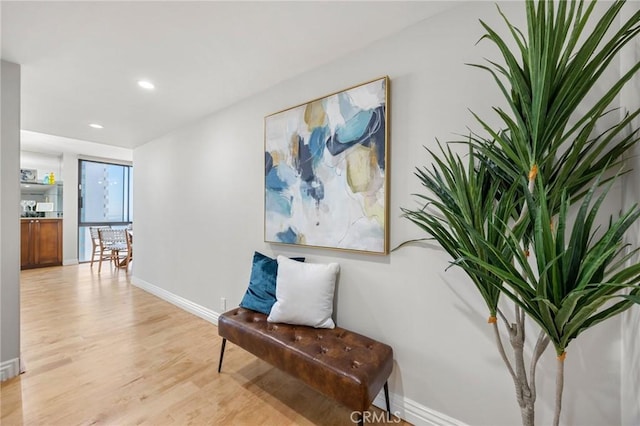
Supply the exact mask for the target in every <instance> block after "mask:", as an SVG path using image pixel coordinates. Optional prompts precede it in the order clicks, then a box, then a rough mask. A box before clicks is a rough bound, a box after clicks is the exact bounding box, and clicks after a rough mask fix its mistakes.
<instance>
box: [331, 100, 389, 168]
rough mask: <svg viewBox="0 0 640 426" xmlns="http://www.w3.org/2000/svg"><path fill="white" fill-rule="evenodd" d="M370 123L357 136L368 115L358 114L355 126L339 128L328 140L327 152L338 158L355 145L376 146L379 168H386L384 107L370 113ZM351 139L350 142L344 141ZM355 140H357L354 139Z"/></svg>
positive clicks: (349, 125) (347, 125) (346, 124)
mask: <svg viewBox="0 0 640 426" xmlns="http://www.w3.org/2000/svg"><path fill="white" fill-rule="evenodd" d="M369 112H370V113H371V114H369V122H368V123H367V125H366V126H365V127H364V128H361V129H360V130H361V132H360V134H359V135H356V133H357V132H356V131H355V130H356V129H357V128H360V126H361V125H362V121H361V120H362V119H363V118H364V117H366V115H362V116H361V115H360V114H357V115H356V116H355V117H354V119H355V120H356V122H355V123H354V124H349V123H345V125H344V126H340V127H338V129H337V131H336V133H335V134H334V135H333V136H331V137H329V139H328V140H327V150H328V151H329V152H330V153H331V155H333V156H336V155H338V154H341V153H342V152H344V151H346V150H347V149H349V148H351V147H352V146H354V145H357V144H360V145H363V146H366V147H369V146H371V144H372V143H374V145H375V149H376V154H377V157H378V167H379V168H380V169H381V170H384V168H385V164H384V163H385V136H386V130H385V122H384V118H385V115H384V114H385V112H384V106H380V107H378V108H376V109H374V110H370V111H369ZM343 138H349V140H346V139H343ZM352 138H355V139H352Z"/></svg>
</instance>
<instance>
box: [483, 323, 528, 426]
mask: <svg viewBox="0 0 640 426" xmlns="http://www.w3.org/2000/svg"><path fill="white" fill-rule="evenodd" d="M490 322H492V323H493V330H494V334H495V337H496V343H497V345H498V351H499V352H500V356H501V357H502V360H503V361H504V363H505V365H506V366H507V369H508V370H509V373H510V374H511V377H512V379H513V384H514V386H515V389H516V400H517V401H518V405H519V406H520V415H521V417H522V426H534V424H535V402H536V396H535V393H534V392H532V389H531V388H530V386H529V383H528V381H527V373H526V369H525V361H524V330H523V328H524V323H523V324H520V321H519V320H518V321H517V322H518V324H511V326H509V325H507V329H508V331H509V342H510V343H511V347H512V349H513V355H514V358H515V367H516V368H515V370H514V369H513V367H512V366H511V363H510V362H509V359H508V357H507V355H506V353H505V350H504V346H503V344H502V340H501V339H500V332H499V330H498V324H497V322H496V321H494V320H492V321H490ZM532 379H533V378H532ZM533 380H535V379H533Z"/></svg>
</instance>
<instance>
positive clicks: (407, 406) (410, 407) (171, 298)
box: [131, 276, 467, 426]
mask: <svg viewBox="0 0 640 426" xmlns="http://www.w3.org/2000/svg"><path fill="white" fill-rule="evenodd" d="M131 283H132V284H133V285H135V286H136V287H138V288H141V289H142V290H145V291H147V292H149V293H151V294H153V295H155V296H158V297H159V298H160V299H162V300H165V301H167V302H169V303H171V304H173V305H176V306H178V307H179V308H182V309H184V310H185V311H187V312H190V313H192V314H194V315H196V316H198V317H200V318H202V319H204V320H206V321H209V322H210V323H212V324H214V325H216V326H217V325H218V317H219V316H220V314H219V313H217V312H214V311H212V310H211V309H208V308H205V307H204V306H201V305H198V304H197V303H194V302H192V301H190V300H187V299H185V298H183V297H180V296H178V295H175V294H173V293H171V292H170V291H167V290H165V289H163V288H160V287H158V286H155V285H153V284H151V283H148V282H146V281H144V280H142V279H140V278H138V277H135V276H134V277H132V278H131ZM389 399H390V402H391V412H392V414H395V415H397V416H399V417H401V418H402V419H404V420H406V421H408V422H410V423H412V424H414V425H416V426H467V424H466V423H463V422H461V421H459V420H456V419H454V418H452V417H449V416H447V415H445V414H442V413H440V412H438V411H435V410H432V409H430V408H429V407H426V406H424V405H422V404H419V403H417V402H415V401H413V400H411V399H409V398H406V397H404V396H401V395H396V394H394V393H389ZM373 405H375V406H376V407H379V408H382V409H383V410H385V409H386V403H385V401H384V392H380V393H379V394H378V396H377V397H376V399H375V400H374V401H373Z"/></svg>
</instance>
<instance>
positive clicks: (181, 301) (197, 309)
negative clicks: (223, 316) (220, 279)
mask: <svg viewBox="0 0 640 426" xmlns="http://www.w3.org/2000/svg"><path fill="white" fill-rule="evenodd" d="M131 283H132V284H133V285H135V286H136V287H138V288H141V289H142V290H145V291H147V292H149V293H151V294H153V295H155V296H158V297H159V298H160V299H162V300H166V301H167V302H169V303H171V304H173V305H176V306H177V307H179V308H182V309H184V310H185V311H187V312H190V313H192V314H193V315H195V316H197V317H200V318H202V319H204V320H206V321H209V322H210V323H212V324H214V325H216V326H217V325H218V316H220V314H219V313H217V312H214V311H212V310H211V309H209V308H205V307H204V306H201V305H198V304H197V303H194V302H192V301H191V300H188V299H185V298H184V297H181V296H178V295H176V294H173V293H171V292H170V291H167V290H165V289H163V288H160V287H158V286H155V285H153V284H151V283H149V282H146V281H145V280H142V279H140V278H138V277H136V276H133V277H131Z"/></svg>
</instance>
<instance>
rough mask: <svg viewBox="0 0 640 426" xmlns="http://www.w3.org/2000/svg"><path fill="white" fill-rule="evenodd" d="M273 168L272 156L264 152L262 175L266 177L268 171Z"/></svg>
mask: <svg viewBox="0 0 640 426" xmlns="http://www.w3.org/2000/svg"><path fill="white" fill-rule="evenodd" d="M272 167H273V156H272V155H271V153H270V152H268V151H267V152H265V153H264V175H265V176H266V175H268V174H269V171H270V170H271V168H272Z"/></svg>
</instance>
